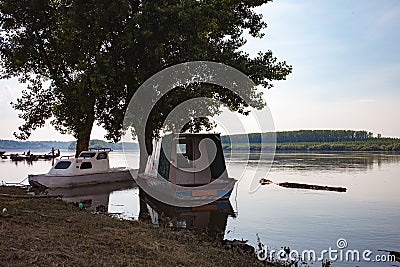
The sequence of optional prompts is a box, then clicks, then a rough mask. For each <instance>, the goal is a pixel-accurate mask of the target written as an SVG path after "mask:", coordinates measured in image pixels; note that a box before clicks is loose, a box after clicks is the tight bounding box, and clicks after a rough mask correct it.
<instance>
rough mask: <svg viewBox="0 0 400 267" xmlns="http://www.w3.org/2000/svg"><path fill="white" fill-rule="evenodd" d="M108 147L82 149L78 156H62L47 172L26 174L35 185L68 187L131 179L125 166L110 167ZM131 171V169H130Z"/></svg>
mask: <svg viewBox="0 0 400 267" xmlns="http://www.w3.org/2000/svg"><path fill="white" fill-rule="evenodd" d="M110 151H111V150H110V149H101V150H89V151H83V152H82V153H81V154H80V155H79V157H78V158H75V157H62V158H61V159H59V160H57V162H56V164H55V165H54V166H53V167H52V168H51V169H50V171H49V172H48V173H47V174H39V175H32V174H30V175H29V176H28V180H29V184H31V185H32V186H37V187H48V188H57V187H68V186H80V185H85V184H97V183H109V182H117V181H130V180H132V176H131V173H130V171H129V170H128V169H126V168H110V163H109V155H108V153H109V152H110ZM131 171H132V170H131Z"/></svg>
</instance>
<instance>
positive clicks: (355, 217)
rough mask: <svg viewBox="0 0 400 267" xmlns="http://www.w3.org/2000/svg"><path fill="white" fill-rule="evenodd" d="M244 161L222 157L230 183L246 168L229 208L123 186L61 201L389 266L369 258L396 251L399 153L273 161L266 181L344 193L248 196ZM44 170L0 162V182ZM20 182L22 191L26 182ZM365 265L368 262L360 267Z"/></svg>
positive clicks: (266, 191)
mask: <svg viewBox="0 0 400 267" xmlns="http://www.w3.org/2000/svg"><path fill="white" fill-rule="evenodd" d="M33 153H38V152H33ZM67 154H71V152H64V151H62V155H67ZM246 157H247V155H245V154H234V155H232V156H231V157H228V158H227V162H228V163H229V164H228V172H229V174H230V175H231V176H233V177H234V175H235V174H236V173H240V170H242V169H243V168H244V165H246V164H247V165H246V166H247V168H246V171H245V172H244V174H243V177H242V179H243V180H242V181H240V182H239V183H237V185H238V186H237V188H236V189H235V190H234V194H233V195H232V196H231V199H230V203H229V202H228V203H226V202H225V203H217V204H213V205H208V206H207V207H204V208H197V209H192V210H188V209H179V208H173V207H170V206H165V205H163V204H162V203H156V202H154V201H153V202H152V201H149V200H148V199H147V201H143V198H142V202H141V199H140V198H139V190H138V188H132V186H131V184H129V183H128V184H126V183H122V184H116V185H108V186H97V187H94V188H92V189H91V190H87V189H82V190H81V191H79V190H76V191H74V192H71V195H70V199H69V200H70V201H79V200H80V199H90V202H91V205H92V206H96V207H97V210H98V211H99V210H100V211H101V210H106V211H108V212H109V213H113V214H115V216H119V217H122V218H127V219H134V220H137V219H139V218H140V219H142V220H149V221H152V222H153V223H154V224H158V225H166V226H171V227H174V228H196V229H207V231H209V232H214V233H216V234H217V235H219V237H220V238H222V237H223V238H225V239H231V240H232V239H240V240H241V239H245V240H248V241H249V243H250V244H251V245H254V246H256V245H257V237H256V236H257V235H258V236H259V238H260V241H261V242H262V243H263V244H264V245H265V246H267V247H268V249H270V250H271V249H276V250H279V249H281V248H282V247H287V246H289V247H290V249H291V250H292V255H296V252H298V254H299V255H301V254H302V252H304V250H313V251H315V253H316V256H317V257H318V256H319V255H320V254H321V252H322V251H323V250H327V251H329V250H336V251H337V253H333V255H334V256H335V255H336V256H337V257H338V259H337V260H336V261H337V262H336V263H333V266H356V265H360V266H392V264H393V263H390V262H385V263H382V262H379V263H378V262H376V259H377V258H376V256H377V255H378V256H379V255H384V256H383V257H385V256H387V253H383V252H381V251H378V250H379V249H384V250H393V251H400V227H399V225H400V224H399V223H400V194H399V188H400V176H399V174H400V154H391V153H373V152H368V153H367V152H365V153H350V152H346V153H325V152H319V153H277V154H276V155H275V159H274V163H273V164H272V167H271V170H270V172H269V175H268V177H267V178H268V179H270V180H272V181H274V182H297V183H308V184H318V185H329V186H340V187H346V188H347V192H345V193H339V192H330V191H315V190H306V189H290V188H283V187H280V186H278V185H275V184H271V185H264V186H261V188H259V189H258V190H257V191H256V192H255V193H252V194H250V193H249V192H248V187H247V186H246V183H245V182H244V181H246V179H250V178H251V176H252V173H254V168H256V164H255V163H256V161H255V160H252V158H253V157H252V155H250V162H249V163H246V160H245V158H246ZM254 158H257V157H254ZM128 160H132V161H136V162H137V160H138V153H137V152H130V153H129V154H128ZM110 161H111V165H112V166H115V167H116V166H125V157H124V155H123V153H122V152H112V153H111V155H110ZM51 164H52V163H51V161H37V162H33V163H32V164H28V163H27V162H17V163H15V162H11V161H10V160H0V180H1V181H3V182H4V183H18V182H21V181H22V180H23V179H24V178H26V177H27V174H28V173H32V174H35V173H43V172H47V171H48V169H49V168H50V167H51ZM269 165H270V164H269V163H268V162H267V161H266V162H260V164H259V165H258V168H260V169H261V170H262V171H263V170H264V171H265V173H268V170H269ZM263 168H264V169H263ZM249 177H250V178H249ZM23 183H24V184H27V181H26V180H25V181H23ZM99 207H100V208H99ZM338 240H339V241H340V244H339V247H338V244H337V242H338ZM349 250H357V251H358V252H359V253H360V262H357V261H356V260H352V259H351V257H350V259H348V258H349V257H347V258H346V256H345V254H346V253H347V251H349ZM369 250H370V251H371V253H366V254H370V255H367V257H366V259H363V258H362V255H363V253H364V252H365V251H369ZM341 253H342V255H341ZM324 256H325V257H326V256H327V254H324ZM340 257H342V258H340ZM367 259H370V260H371V261H370V262H367V261H366V260H367ZM317 266H320V264H317Z"/></svg>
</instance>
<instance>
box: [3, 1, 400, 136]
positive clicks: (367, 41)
mask: <svg viewBox="0 0 400 267" xmlns="http://www.w3.org/2000/svg"><path fill="white" fill-rule="evenodd" d="M257 11H258V12H259V13H262V14H263V16H264V20H265V21H266V22H267V24H268V28H267V29H265V30H264V32H265V37H264V38H263V39H255V38H251V37H248V38H247V39H248V42H247V44H246V45H245V46H244V47H243V50H244V51H246V52H248V53H249V54H250V55H256V53H257V52H258V51H267V50H271V51H272V52H273V54H274V55H275V56H276V57H277V58H278V60H280V61H286V62H287V63H288V64H290V65H292V66H293V73H292V74H290V75H289V76H288V78H287V80H285V81H279V82H274V88H272V89H270V90H266V91H265V93H264V96H265V99H266V101H267V104H268V106H269V108H270V110H271V113H272V116H273V119H274V124H275V130H277V131H284V130H299V129H352V130H367V131H371V132H373V133H375V135H376V134H378V133H380V134H382V135H383V136H391V137H400V123H399V117H400V105H399V100H400V49H399V48H398V46H399V43H400V31H399V26H400V1H398V0H382V1H364V0H362V1H361V0H335V1H327V0H308V1H296V0H276V1H274V2H272V3H268V4H266V5H264V6H262V7H260V8H257ZM22 88H24V85H21V84H18V82H17V80H16V79H11V80H0V110H1V112H0V122H1V124H2V126H1V127H0V139H15V138H14V136H13V132H14V131H16V130H17V128H18V126H19V125H20V124H21V123H22V120H21V119H19V118H18V114H17V112H16V111H14V110H13V109H12V107H11V105H10V102H11V101H14V102H15V101H16V99H17V98H18V97H19V96H20V95H21V90H22ZM104 134H105V131H104V130H103V129H101V128H99V127H95V128H94V130H93V133H92V136H91V137H92V139H94V138H97V139H104V138H103V136H104ZM30 140H65V141H67V140H68V141H69V140H73V137H72V136H69V135H61V134H59V133H57V132H56V131H55V130H54V129H53V127H52V126H51V125H50V124H49V123H47V124H46V125H45V127H44V128H42V129H39V130H36V131H35V132H34V133H33V134H32V136H31V138H30Z"/></svg>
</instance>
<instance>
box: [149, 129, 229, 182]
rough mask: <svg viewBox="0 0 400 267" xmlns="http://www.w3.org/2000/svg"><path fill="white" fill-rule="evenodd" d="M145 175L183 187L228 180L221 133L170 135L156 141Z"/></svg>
mask: <svg viewBox="0 0 400 267" xmlns="http://www.w3.org/2000/svg"><path fill="white" fill-rule="evenodd" d="M145 174H146V175H150V176H159V177H162V178H164V179H166V180H168V181H170V182H171V183H173V184H177V185H185V186H198V185H205V184H209V183H210V182H212V181H213V180H215V179H218V178H227V171H226V166H225V159H224V154H223V151H222V145H221V137H220V134H190V133H183V134H169V135H166V136H164V137H162V138H161V139H158V140H155V142H154V150H153V154H152V155H151V156H150V157H149V159H148V161H147V166H146V170H145Z"/></svg>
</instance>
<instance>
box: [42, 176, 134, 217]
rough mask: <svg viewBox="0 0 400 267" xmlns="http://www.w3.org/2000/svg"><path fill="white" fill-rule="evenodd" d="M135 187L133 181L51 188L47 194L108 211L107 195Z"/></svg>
mask: <svg viewBox="0 0 400 267" xmlns="http://www.w3.org/2000/svg"><path fill="white" fill-rule="evenodd" d="M133 187H136V184H135V182H134V181H133V179H131V180H130V181H121V182H115V183H103V184H94V185H84V186H74V187H63V188H51V189H49V191H48V192H47V194H48V195H50V196H61V197H62V199H63V200H64V201H66V202H74V203H76V202H82V203H87V204H88V205H90V206H91V207H92V208H95V209H96V210H101V211H102V212H107V211H108V202H109V195H110V193H111V192H113V191H117V190H123V189H128V188H133Z"/></svg>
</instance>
